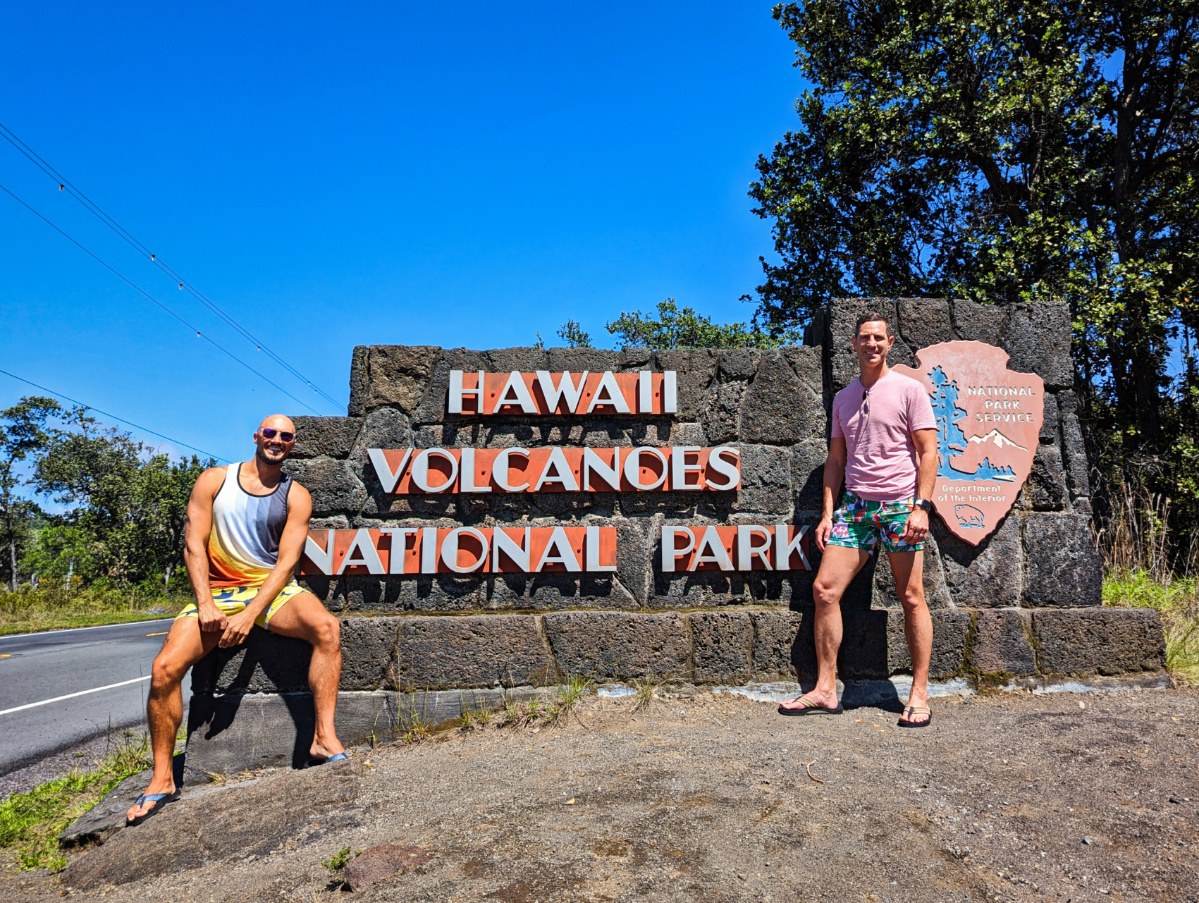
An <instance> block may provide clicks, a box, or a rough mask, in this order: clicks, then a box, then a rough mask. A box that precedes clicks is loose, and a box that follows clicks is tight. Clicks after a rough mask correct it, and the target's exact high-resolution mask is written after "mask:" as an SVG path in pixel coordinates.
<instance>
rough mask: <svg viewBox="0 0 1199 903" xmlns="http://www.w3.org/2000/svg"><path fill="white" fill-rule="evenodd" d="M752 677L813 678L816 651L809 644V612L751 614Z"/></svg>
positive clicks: (759, 612) (810, 633)
mask: <svg viewBox="0 0 1199 903" xmlns="http://www.w3.org/2000/svg"><path fill="white" fill-rule="evenodd" d="M749 619H750V623H752V624H753V628H754V636H753V663H752V667H753V673H754V677H755V678H759V679H762V680H770V679H772V678H778V677H782V678H784V679H787V680H795V679H796V678H797V677H799V678H805V677H813V676H815V674H816V650H815V647H814V646H813V641H812V611H811V610H810V609H809V610H807V611H785V610H775V611H751V612H749Z"/></svg>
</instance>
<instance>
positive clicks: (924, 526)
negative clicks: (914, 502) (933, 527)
mask: <svg viewBox="0 0 1199 903" xmlns="http://www.w3.org/2000/svg"><path fill="white" fill-rule="evenodd" d="M927 537H928V512H927V511H925V510H924V509H923V508H913V509H912V513H911V514H909V515H908V522H907V524H906V525H905V526H904V528H903V536H902V537H900V539H902V541H903V542H906V543H907V544H908V545H910V546H914V545H916V543H918V542H924V540H925V539H926V538H927Z"/></svg>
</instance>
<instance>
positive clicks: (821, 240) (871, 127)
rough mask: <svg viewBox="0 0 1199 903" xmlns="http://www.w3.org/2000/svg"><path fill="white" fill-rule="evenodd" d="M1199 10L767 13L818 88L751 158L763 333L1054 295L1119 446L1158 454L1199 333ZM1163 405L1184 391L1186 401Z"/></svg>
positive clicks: (844, 5) (909, 2)
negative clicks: (859, 302)
mask: <svg viewBox="0 0 1199 903" xmlns="http://www.w3.org/2000/svg"><path fill="white" fill-rule="evenodd" d="M1197 15H1199V4H1196V3H1195V2H1194V0H1141V2H1131V0H1108V2H1104V3H1095V2H1083V0H897V2H895V3H889V4H875V3H866V2H861V0H810V2H806V3H803V4H802V5H801V4H798V3H786V4H782V5H779V6H777V7H775V9H774V17H775V19H776V20H778V22H779V23H780V24H781V25H782V27H783V28H784V29H785V30H786V31H787V32H788V34H789V35H790V37H791V39H792V40H793V41H794V43H795V44H796V46H797V48H798V49H797V51H796V63H795V65H796V66H797V67H798V68H799V70H800V72H801V73H802V74H803V76H804V77H805V78H806V79H807V80H808V81H809V82H810V83H811V86H812V87H811V88H810V89H809V90H807V91H805V92H804V94H803V95H802V96H801V97H800V98H799V100H798V102H797V105H796V109H797V112H798V114H799V124H800V125H799V128H798V130H796V131H795V132H789V133H787V135H786V136H785V137H784V138H783V140H782V141H781V142H780V143H779V144H778V145H776V147H775V149H774V151H773V153H772V154H771V155H770V156H769V157H762V158H760V159H759V161H758V172H759V176H760V178H759V180H758V181H757V182H755V183H754V184H753V185H752V187H751V191H750V195H751V197H752V198H753V199H754V201H755V204H756V206H755V212H756V213H758V214H759V215H760V216H762V217H764V218H767V219H770V220H772V221H773V235H774V244H775V250H776V252H777V254H778V261H777V262H774V263H771V262H767V261H765V260H763V267H764V270H765V276H766V278H765V282H764V283H763V284H762V285H761V286H759V288H758V292H759V295H760V301H761V303H760V309H759V320H760V322H761V323H763V325H764V326H765V327H766V328H767V329H768V330H769V331H770V332H771V333H772V334H775V335H777V334H779V333H780V332H781V331H782V330H785V329H789V328H794V327H795V326H796V325H797V324H802V323H804V322H805V321H807V320H808V319H809V318H810V316H811V315H812V313H813V312H814V311H815V309H816V308H818V307H819V306H820V305H822V304H823V303H824V302H825V301H827V300H828V299H830V298H833V297H837V296H845V295H881V296H904V295H908V296H913V295H914V296H951V297H967V298H973V299H976V300H979V301H983V302H996V301H1040V300H1065V301H1068V302H1069V303H1070V305H1071V310H1072V311H1073V313H1074V317H1075V330H1076V349H1075V351H1076V353H1075V362H1076V365H1077V367H1078V370H1079V373H1080V375H1081V376H1082V377H1083V379H1084V380H1085V382H1086V383H1087V384H1088V385H1092V386H1094V387H1095V388H1096V389H1097V390H1098V395H1097V396H1096V397H1094V398H1093V399H1092V401H1094V402H1096V403H1097V404H1104V403H1108V402H1110V405H1111V412H1112V417H1113V425H1114V426H1115V428H1116V429H1117V430H1118V431H1119V434H1120V435H1121V437H1122V443H1123V446H1124V448H1125V451H1126V453H1127V452H1128V451H1129V450H1131V449H1134V448H1144V447H1148V448H1151V449H1153V448H1158V449H1160V447H1161V446H1162V445H1163V443H1164V442H1166V441H1168V440H1167V438H1166V436H1167V431H1166V429H1164V426H1163V424H1164V423H1165V422H1166V420H1164V418H1168V417H1169V416H1170V405H1169V404H1163V401H1165V400H1168V399H1164V398H1163V395H1164V394H1166V393H1165V389H1166V387H1167V386H1168V384H1169V378H1168V373H1167V370H1166V357H1167V352H1168V350H1169V343H1170V341H1171V339H1172V338H1174V337H1176V335H1177V331H1178V330H1179V329H1182V330H1184V331H1185V332H1186V333H1187V335H1188V336H1189V335H1193V334H1194V330H1195V328H1196V326H1199V308H1197V307H1196V305H1195V304H1194V301H1193V298H1194V294H1195V289H1196V276H1197V260H1196V244H1195V241H1194V238H1193V235H1192V230H1191V223H1192V222H1193V220H1194V218H1195V216H1196V214H1197V213H1199V25H1197V21H1196V19H1197ZM1173 397H1179V396H1178V395H1177V393H1176V394H1175V395H1174V396H1173Z"/></svg>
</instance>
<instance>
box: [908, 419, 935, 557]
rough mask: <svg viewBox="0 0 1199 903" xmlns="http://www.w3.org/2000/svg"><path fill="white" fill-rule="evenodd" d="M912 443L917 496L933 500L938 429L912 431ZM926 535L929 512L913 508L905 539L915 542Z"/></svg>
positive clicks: (920, 540)
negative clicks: (914, 451) (914, 450)
mask: <svg viewBox="0 0 1199 903" xmlns="http://www.w3.org/2000/svg"><path fill="white" fill-rule="evenodd" d="M912 444H913V445H915V446H916V498H918V499H929V500H931V499H932V497H933V488H934V487H935V486H936V484H937V431H936V430H916V431H915V432H914V433H912ZM926 536H928V512H927V511H925V510H924V509H923V508H913V509H912V513H911V514H910V515H909V516H908V523H907V526H906V527H905V528H904V531H903V541H904V542H906V543H912V544H915V543H918V542H924V538H925V537H926Z"/></svg>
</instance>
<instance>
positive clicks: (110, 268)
mask: <svg viewBox="0 0 1199 903" xmlns="http://www.w3.org/2000/svg"><path fill="white" fill-rule="evenodd" d="M0 191H3V192H4V193H5V194H7V195H8V196H9V197H10V198H12V199H13V200H14V201H16V202H17V203H18V204H20V205H21V206H22V207H24V208H25V209H26V210H28V211H29V212H30V213H32V214H33V215H34V216H36V217H37V218H38V219H40V220H41V221H42V222H43V223H45V224H46V225H47V226H49V227H50V228H51V229H53V230H54V231H55V232H57V233H58V234H59V235H61V236H62V237H63V238H65V239H66V240H67V241H69V242H70V243H71V244H73V245H75V247H77V248H79V250H81V251H83V253H85V254H87V255H88V257H90V258H92V259H93V260H94V261H96V262H97V263H98V264H100V265H101V266H102V267H104V268H105V269H106V270H108V271H109V272H110V273H112V274H113V275H115V276H116V277H117V278H119V279H120V280H121V281H123V282H124V283H126V284H127V285H129V286H131V287H132V288H134V289H136V290H137V291H138V292H140V293H141V294H142V295H144V296H145V297H146V298H148V299H149V300H151V301H153V302H154V303H155V304H156V305H158V306H159V307H160V308H162V309H163V310H164V311H166V312H167V313H168V314H170V315H171V316H172V317H174V318H175V319H176V320H178V321H179V322H180V323H182V324H183V325H184V326H186V327H187V328H188V329H191V330H194V331H195V333H196V338H201V339H204V341H206V342H208V343H209V344H210V345H212V346H213V347H214V348H216V349H218V350H219V351H221V352H223V353H224V354H226V355H228V356H229V357H231V358H232V359H233V360H235V361H237V363H239V364H241V365H242V366H243V367H245V368H246V369H247V370H249V371H250V372H251V373H253V374H254V375H255V376H257V377H258V378H259V379H261V380H262V381H263V382H265V383H267V384H268V385H271V386H274V387H275V388H276V389H278V390H279V391H280V392H282V393H283V394H284V395H286V396H287V397H288V398H290V399H291V400H292V401H294V402H295V403H296V404H300V405H303V406H304V407H306V408H308V410H310V411H312V413H314V414H317V415H318V416H319V414H320V412H319V411H317V410H316V409H315V408H313V407H312V406H311V405H309V404H308V403H307V402H304V401H301V400H300V399H298V398H296V397H295V396H294V395H292V394H291V393H290V392H288V391H287V390H286V389H284V388H283V387H282V386H281V385H279V384H278V383H275V382H272V381H271V380H269V379H268V378H267V377H266V376H264V375H263V374H262V373H260V372H258V371H257V370H255V369H254V368H253V367H251V366H250V365H249V364H247V363H246V362H245V361H243V360H242V359H241V358H239V357H238V356H237V355H235V354H234V353H233V352H232V351H229V350H228V349H227V348H225V347H224V346H223V345H221V344H220V343H219V342H217V341H216V340H215V339H213V338H211V337H210V336H206V335H204V334H203V333H201V332H200V330H199V329H198V328H197V327H195V326H193V325H192V324H191V323H189V322H188V321H187V320H185V319H183V317H181V316H179V314H177V313H175V312H174V311H173V310H171V309H170V308H169V307H167V306H166V305H165V304H163V303H162V302H161V301H159V300H158V299H157V298H155V297H154V296H153V295H151V294H150V293H149V292H148V291H146V290H145V289H144V288H142V287H141V286H140V285H138V284H137V283H136V282H134V281H133V280H132V279H130V278H129V277H127V276H125V275H124V274H123V273H121V272H120V271H119V270H117V269H116V268H115V267H113V266H112V265H110V264H108V263H106V262H105V261H104V260H101V259H100V258H99V257H98V256H96V255H95V254H93V253H92V252H91V251H89V250H88V249H87V248H85V247H84V246H83V245H81V244H80V243H79V242H77V241H76V240H75V239H73V238H72V237H71V236H70V235H68V234H67V233H66V232H64V231H63V230H62V229H60V228H58V226H56V225H54V223H52V222H50V220H48V219H46V217H44V216H42V215H41V214H40V213H38V212H37V211H36V210H34V209H33V208H32V207H31V206H29V205H28V204H26V203H25V202H24V201H23V200H21V199H20V198H19V197H17V196H16V195H15V194H13V193H12V192H11V191H9V190H8V188H6V187H5V186H4V185H0Z"/></svg>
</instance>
